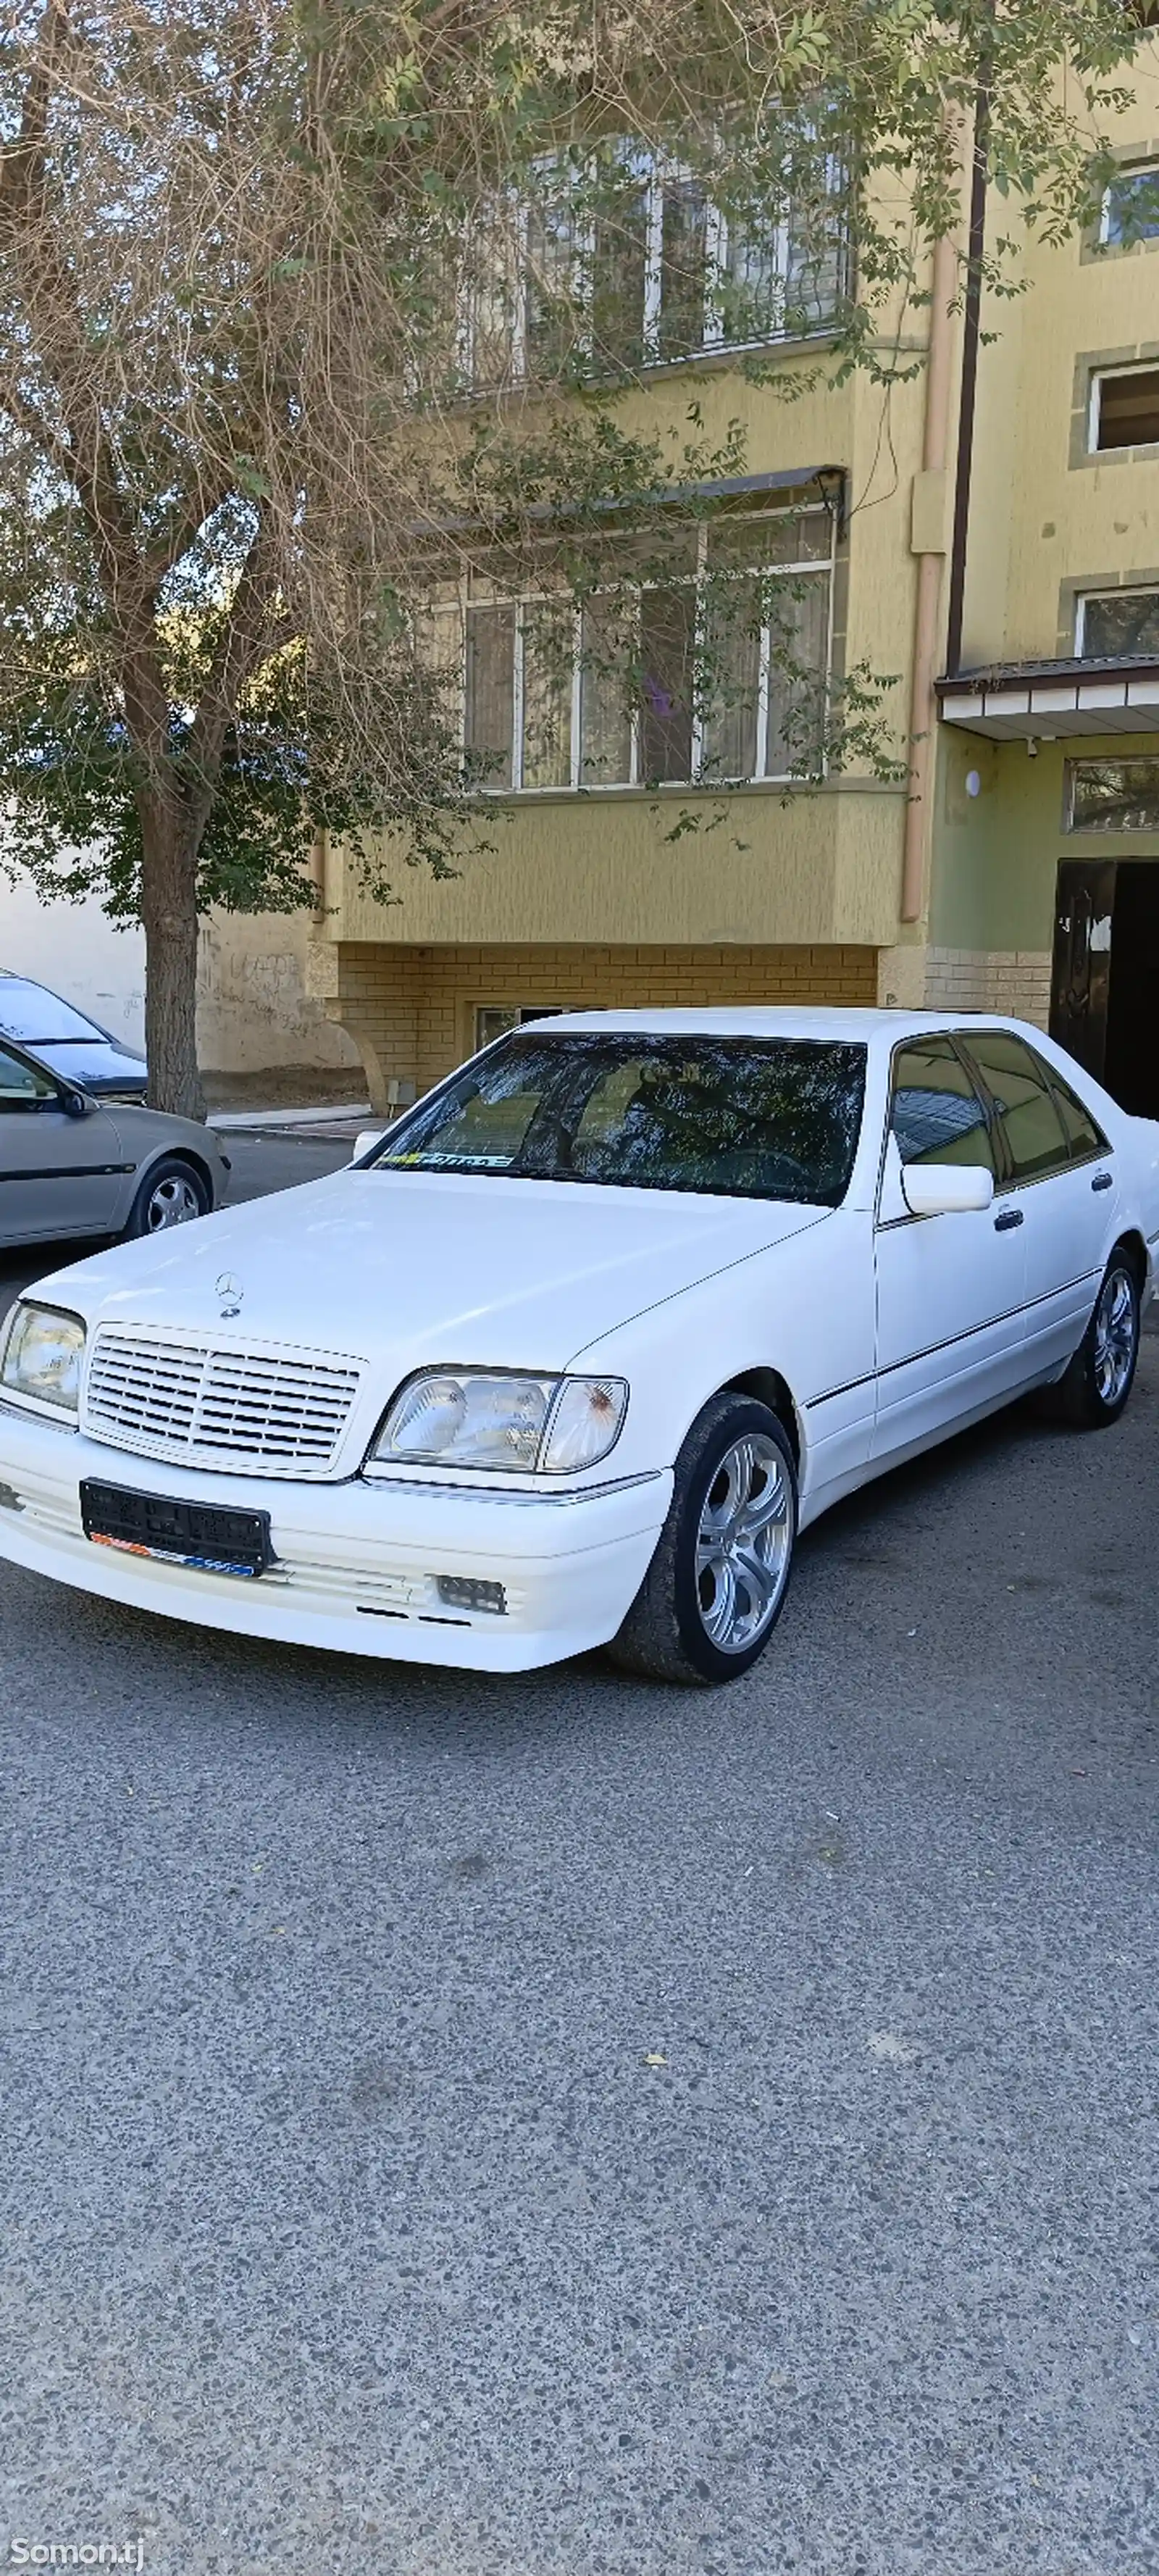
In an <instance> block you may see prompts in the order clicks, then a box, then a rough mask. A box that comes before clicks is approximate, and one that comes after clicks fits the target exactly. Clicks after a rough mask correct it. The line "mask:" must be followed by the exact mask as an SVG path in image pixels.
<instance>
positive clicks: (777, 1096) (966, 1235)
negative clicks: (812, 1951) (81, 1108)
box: [0, 1008, 1159, 1683]
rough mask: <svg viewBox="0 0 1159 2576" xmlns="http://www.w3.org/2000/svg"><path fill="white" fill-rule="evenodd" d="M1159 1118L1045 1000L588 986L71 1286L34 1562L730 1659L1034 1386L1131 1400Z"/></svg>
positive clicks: (13, 1485)
mask: <svg viewBox="0 0 1159 2576" xmlns="http://www.w3.org/2000/svg"><path fill="white" fill-rule="evenodd" d="M1157 1254H1159V1124H1153V1123H1152V1122H1151V1121H1149V1120H1143V1119H1138V1118H1131V1117H1128V1116H1126V1115H1125V1113H1124V1112H1123V1111H1122V1110H1121V1109H1119V1108H1117V1107H1116V1105H1115V1103H1114V1101H1113V1100H1111V1099H1109V1098H1108V1097H1107V1095H1106V1093H1105V1092H1103V1091H1101V1090H1100V1089H1099V1087H1098V1085H1097V1084H1095V1083H1094V1082H1092V1081H1091V1080H1089V1079H1088V1078H1087V1077H1086V1076H1085V1075H1081V1074H1080V1073H1079V1072H1078V1070H1077V1068H1076V1067H1075V1066H1074V1065H1073V1064H1072V1063H1071V1062H1070V1060H1069V1058H1067V1057H1066V1056H1065V1055H1064V1054H1063V1053H1062V1052H1061V1050H1060V1049H1059V1048H1058V1047H1056V1046H1054V1045H1052V1044H1051V1043H1050V1041H1049V1040H1048V1039H1046V1038H1044V1037H1041V1036H1040V1035H1039V1034H1038V1032H1037V1031H1036V1030H1033V1029H1029V1028H1024V1027H1022V1026H1020V1025H1019V1024H1018V1023H1017V1022H1012V1021H1001V1020H997V1019H983V1018H978V1019H973V1018H971V1019H970V1020H969V1021H967V1022H966V1023H965V1024H963V1025H958V1024H957V1023H956V1022H955V1021H954V1020H953V1019H951V1018H944V1019H943V1018H942V1017H941V1016H939V1015H937V1014H933V1013H922V1014H916V1013H905V1012H900V1011H857V1010H839V1009H834V1010H801V1011H791V1010H762V1009H757V1008H751V1009H748V1008H746V1009H737V1010H706V1011H623V1012H616V1011H607V1012H590V1013H582V1014H580V1013H576V1014H572V1015H567V1016H562V1017H557V1018H554V1019H551V1020H549V1021H546V1022H542V1023H539V1024H538V1025H532V1026H530V1027H525V1028H524V1029H522V1030H520V1031H518V1032H516V1033H513V1034H512V1035H510V1036H507V1037H503V1038H500V1039H499V1040H498V1041H497V1042H496V1043H495V1044H494V1045H493V1046H490V1047H488V1048H487V1049H486V1050H485V1051H484V1052H483V1053H482V1054H481V1055H478V1056H476V1057H474V1058H473V1059H472V1061H471V1062H470V1063H469V1064H467V1065H466V1066H464V1067H463V1068H462V1070H461V1071H460V1072H458V1073H456V1074H453V1075H452V1076H451V1077H450V1079H449V1080H448V1081H446V1082H444V1083H441V1084H440V1085H439V1086H438V1088H437V1089H436V1090H434V1091H432V1092H431V1093H430V1094H429V1095H428V1096H427V1097H426V1099H424V1100H421V1101H420V1102H419V1104H418V1106H417V1108H415V1109H413V1110H412V1111H410V1112H409V1113H408V1114H407V1115H406V1116H405V1117H403V1118H401V1119H400V1120H399V1121H398V1122H397V1123H396V1124H395V1125H394V1126H392V1127H391V1128H389V1129H388V1130H387V1132H386V1133H385V1134H384V1135H382V1136H376V1137H372V1138H369V1139H362V1140H361V1141H360V1146H359V1148H358V1150H357V1151H356V1154H355V1159H354V1163H353V1166H352V1168H351V1169H350V1170H348V1171H345V1172H341V1173H337V1174H334V1175H332V1176H331V1177H330V1178H329V1179H326V1180H322V1181H316V1182H313V1183H311V1184H309V1185H308V1186H307V1187H305V1188H303V1189H298V1190H293V1191H290V1192H287V1193H286V1194H284V1195H282V1196H279V1197H276V1198H269V1199H263V1200H259V1201H256V1202H251V1203H250V1204H249V1205H247V1206H242V1207H239V1208H236V1209H228V1210H226V1211H225V1212H224V1213H223V1214H221V1215H217V1216H210V1217H206V1218H205V1219H204V1220H202V1221H201V1222H200V1223H194V1224H192V1225H189V1226H186V1227H182V1228H181V1229H180V1231H178V1232H176V1233H168V1232H166V1233H165V1234H163V1235H159V1236H155V1237H152V1238H150V1239H146V1240H144V1241H142V1242H139V1243H134V1244H131V1245H123V1246H120V1247H118V1248H117V1249H115V1250H112V1251H109V1252H106V1253H101V1254H98V1255H96V1256H95V1257H94V1258H92V1259H90V1260H87V1261H82V1262H79V1263H78V1264H76V1266H75V1267H73V1268H71V1269H67V1270H60V1271H58V1272H56V1274H55V1275H54V1276H52V1277H51V1278H47V1279H44V1280H42V1281H41V1282H40V1284H39V1285H38V1286H37V1288H36V1289H35V1290H34V1291H33V1292H32V1293H31V1294H30V1295H28V1296H27V1297H25V1298H24V1299H23V1300H22V1301H21V1302H20V1303H19V1304H18V1305H17V1306H16V1307H15V1309H14V1310H13V1313H12V1316H11V1318H10V1321H9V1324H8V1329H7V1333H6V1336H5V1339H4V1345H3V1353H2V1357H0V1551H2V1552H3V1553H4V1554H5V1555H7V1556H9V1557H11V1558H13V1559H14V1560H15V1561H16V1562H17V1563H18V1564H20V1565H24V1566H28V1567H32V1568H33V1569H34V1570H35V1571H36V1572H38V1573H40V1574H47V1575H55V1576H57V1577H58V1578H59V1579H60V1580H62V1581H63V1582H66V1583H72V1584H76V1585H79V1586H81V1587H82V1588H83V1589H85V1590H87V1591H90V1592H97V1593H100V1594H103V1595H104V1596H105V1597H106V1598H108V1599H111V1600H116V1601H121V1602H128V1603H132V1604H134V1605H135V1606H136V1607H138V1608H140V1609H146V1610H155V1611H163V1612H167V1613H168V1614H169V1615H171V1616H172V1617H175V1618H182V1619H192V1620H197V1621H200V1622H201V1623H202V1624H203V1625H204V1626H208V1627H219V1628H224V1629H232V1630H239V1631H243V1632H245V1633H246V1634H249V1635H251V1636H257V1637H265V1638H270V1639H289V1640H295V1641H298V1642H300V1643H303V1644H307V1645H317V1646H336V1647H339V1648H342V1649H345V1650H352V1651H354V1652H356V1653H361V1654H371V1655H388V1656H401V1657H406V1658H408V1659H410V1660H413V1661H424V1662H432V1663H441V1664H455V1665H462V1666H474V1667H476V1668H480V1669H483V1670H487V1671H491V1672H513V1671H517V1670H520V1669H524V1668H526V1667H528V1666H532V1665H539V1664H546V1663H550V1662H553V1661H555V1660H558V1659H559V1658H560V1657H562V1656H565V1655H572V1654H575V1653H576V1652H578V1651H579V1650H581V1649H583V1648H586V1647H591V1646H600V1645H607V1646H609V1647H610V1649H611V1651H612V1653H613V1655H614V1656H615V1658H616V1660H617V1661H618V1662H619V1663H620V1664H622V1665H624V1666H626V1667H627V1668H629V1669H630V1670H633V1671H636V1672H643V1673H651V1674H656V1675H658V1676H660V1677H662V1678H663V1679H666V1680H670V1681H684V1682H701V1683H703V1682H722V1681H727V1680H729V1679H730V1678H731V1677H733V1676H734V1675H736V1674H738V1673H742V1672H744V1671H746V1670H747V1668H748V1666H749V1665H750V1664H752V1663H753V1661H754V1660H755V1658H756V1657H757V1655H759V1654H760V1653H761V1651H762V1649H763V1647H764V1646H765V1645H766V1643H767V1641H768V1638H769V1635H770V1633H771V1631H772V1629H773V1627H774V1625H775V1623H776V1620H777V1618H778V1615H779V1613H780V1610H781V1607H782V1604H783V1602H784V1598H785V1591H786V1586H787V1584H788V1580H789V1573H790V1568H791V1565H792V1560H793V1550H794V1546H795V1544H796V1539H797V1534H798V1531H799V1530H800V1529H802V1528H803V1527H804V1526H805V1525H806V1524H807V1523H808V1522H809V1521H811V1520H815V1519H816V1517H817V1515H818V1513H819V1512H823V1511H824V1510H825V1508H826V1506H827V1505H828V1504H830V1503H833V1502H836V1500H837V1499H838V1497H839V1496H840V1495H842V1494H848V1493H850V1492H851V1491H852V1490H853V1489H854V1488H855V1487H856V1486H858V1485H861V1484H863V1483H865V1481H866V1480H867V1479H868V1478H869V1477H871V1476H875V1475H878V1474H879V1473H880V1472H881V1471H882V1470H883V1469H885V1468H888V1467H892V1466H895V1465H896V1464H897V1463H898V1462H899V1461H900V1460H902V1459H905V1458H911V1457H913V1456H914V1454H915V1453H916V1452H917V1451H919V1450H922V1449H925V1448H928V1447H929V1446H930V1445H931V1444H932V1443H933V1442H935V1441H938V1440H941V1439H944V1438H945V1437H946V1435H947V1434H948V1433H950V1432H954V1431H958V1430H960V1429H961V1428H962V1427H963V1425H964V1424H966V1423H970V1422H976V1421H977V1420H978V1419H979V1418H980V1416H982V1415H983V1414H986V1413H989V1412H991V1411H993V1410H994V1409H995V1408H996V1407H997V1406H999V1405H1002V1404H1007V1403H1009V1402H1010V1401H1011V1400H1012V1399H1013V1398H1015V1397H1016V1396H1020V1395H1023V1394H1025V1393H1028V1392H1029V1391H1030V1390H1032V1389H1038V1390H1041V1394H1040V1399H1039V1400H1040V1402H1042V1403H1044V1404H1046V1405H1047V1406H1048V1407H1049V1408H1050V1409H1051V1410H1053V1411H1054V1412H1056V1413H1058V1414H1060V1415H1061V1416H1062V1417H1063V1418H1064V1419H1065V1420H1067V1421H1069V1422H1072V1423H1075V1424H1077V1425H1080V1426H1089V1427H1091V1428H1095V1427H1097V1426H1098V1425H1100V1424H1105V1423H1111V1422H1113V1421H1114V1420H1115V1419H1116V1417H1117V1415H1118V1414H1119V1413H1121V1411H1122V1409H1123V1406H1124V1404H1125V1403H1126V1401H1127V1397H1128V1395H1129V1393H1130V1389H1131V1381H1132V1378H1133V1375H1134V1371H1135V1361H1136V1355H1137V1351H1138V1340H1139V1326H1140V1316H1141V1312H1142V1308H1143V1305H1144V1303H1145V1301H1146V1299H1147V1298H1148V1296H1149V1295H1150V1293H1151V1288H1152V1283H1153V1278H1154V1274H1155V1265H1156V1257H1157Z"/></svg>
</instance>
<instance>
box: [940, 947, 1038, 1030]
mask: <svg viewBox="0 0 1159 2576" xmlns="http://www.w3.org/2000/svg"><path fill="white" fill-rule="evenodd" d="M926 1007H927V1009H929V1010H937V1011H1009V1013H1010V1015H1011V1017H1012V1018H1013V1019H1017V1020H1030V1021H1031V1022H1032V1023H1033V1025H1034V1027H1035V1028H1039V1029H1044V1028H1045V1027H1046V1026H1047V1023H1048V1021H1049V1018H1050V958H1049V955H1048V954H1047V953H1046V951H1045V950H1043V949H1037V948H1020V949H989V950H987V949H978V948H931V949H930V950H929V951H928V952H927V957H926Z"/></svg>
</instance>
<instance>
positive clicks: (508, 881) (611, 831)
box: [326, 781, 905, 946]
mask: <svg viewBox="0 0 1159 2576" xmlns="http://www.w3.org/2000/svg"><path fill="white" fill-rule="evenodd" d="M687 810H692V811H697V810H698V811H699V814H700V818H701V820H700V828H699V829H697V830H695V831H693V832H690V833H689V834H688V835H687V836H686V837H684V838H681V839H679V840H676V841H669V840H668V839H667V838H666V835H667V833H668V832H669V831H670V830H671V829H672V827H673V825H674V824H676V823H678V822H679V820H680V817H681V814H682V813H683V812H685V811H687ZM904 810H905V801H904V796H903V794H902V792H901V790H900V789H890V788H876V787H872V786H870V787H865V786H863V787H862V788H861V789H860V790H859V789H857V788H856V787H855V785H854V784H853V782H851V781H841V782H839V783H834V784H833V785H832V786H829V787H826V788H822V789H819V790H817V791H816V792H813V793H810V792H797V793H791V794H789V795H786V794H785V793H784V791H783V790H782V789H781V788H779V787H767V788H764V787H763V788H759V789H754V790H747V789H744V790H740V789H738V790H735V791H732V792H730V793H728V794H726V795H720V796H694V795H692V794H690V793H689V792H688V791H687V790H683V789H665V790H663V791H662V792H661V793H660V794H658V795H653V794H649V793H647V792H646V791H639V792H638V791H636V790H634V789H624V790H620V791H617V792H616V793H614V794H608V795H605V796H602V797H601V796H595V795H572V796H564V795H561V796H551V797H535V798H534V799H532V798H524V799H516V800H514V801H513V802H512V803H511V804H508V805H506V806H501V805H499V806H497V807H496V809H495V811H494V814H493V815H491V816H489V817H488V822H487V827H486V836H487V838H488V839H489V841H490V843H491V847H490V848H489V849H488V848H482V849H475V850H471V849H470V848H469V847H465V848H464V852H463V858H462V872H461V874H460V875H458V876H456V877H453V878H451V879H449V880H445V879H436V878H434V877H432V875H431V874H430V872H429V870H428V869H426V868H422V867H419V868H408V867H407V866H406V865H405V863H403V864H400V865H398V866H396V867H395V868H394V870H393V872H392V890H393V892H394V894H395V896H396V897H397V901H396V902H393V903H391V904H390V905H388V906H384V905H382V904H380V903H376V902H375V901H374V900H373V898H372V897H370V896H369V895H367V894H366V893H364V892H363V891H362V889H361V888H360V887H359V886H358V885H357V883H356V882H355V881H354V878H353V875H352V874H351V875H349V876H347V877H346V878H345V879H344V876H343V869H342V859H341V853H340V852H337V853H334V854H333V855H332V857H331V860H330V862H329V869H328V880H327V903H328V905H330V906H332V907H333V909H332V911H331V913H330V915H329V919H328V921H327V924H326V934H327V935H328V936H329V938H330V939H332V940H334V941H337V942H349V941H351V940H368V941H370V942H373V943H374V944H375V945H378V944H380V943H381V942H382V941H383V939H389V940H390V941H391V943H392V944H399V943H402V944H407V945H409V944H412V943H413V944H416V945H419V946H427V945H429V944H433V943H440V944H441V943H445V942H448V941H454V942H460V941H463V940H472V941H483V942H489V943H497V942H501V941H503V940H515V941H519V942H521V943H524V944H526V943H527V942H529V941H532V940H545V941H553V942H559V941H567V942H575V943H585V942H588V941H594V942H596V943H598V944H600V945H606V944H607V942H608V941H609V940H611V939H614V940H617V941H625V940H626V941H630V942H631V943H632V944H633V945H638V944H639V943H641V942H643V943H649V944H660V945H667V944H669V943H670V942H672V941H674V940H687V941H689V942H690V943H692V944H694V945H696V946H709V945H711V946H716V945H718V944H723V943H728V942H733V941H736V942H738V943H740V944H742V945H751V944H752V943H753V942H763V943H765V944H768V943H770V942H773V943H777V944H781V943H784V944H789V943H796V942H798V941H803V942H807V943H810V944H812V943H816V942H818V941H838V942H843V941H852V942H854V943H855V944H858V945H863V944H869V945H881V944H884V943H885V942H886V941H888V940H889V939H891V938H892V937H893V936H894V935H895V929H896V922H897V888H898V882H899V876H900V869H901V841H902V827H903V816H904Z"/></svg>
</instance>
